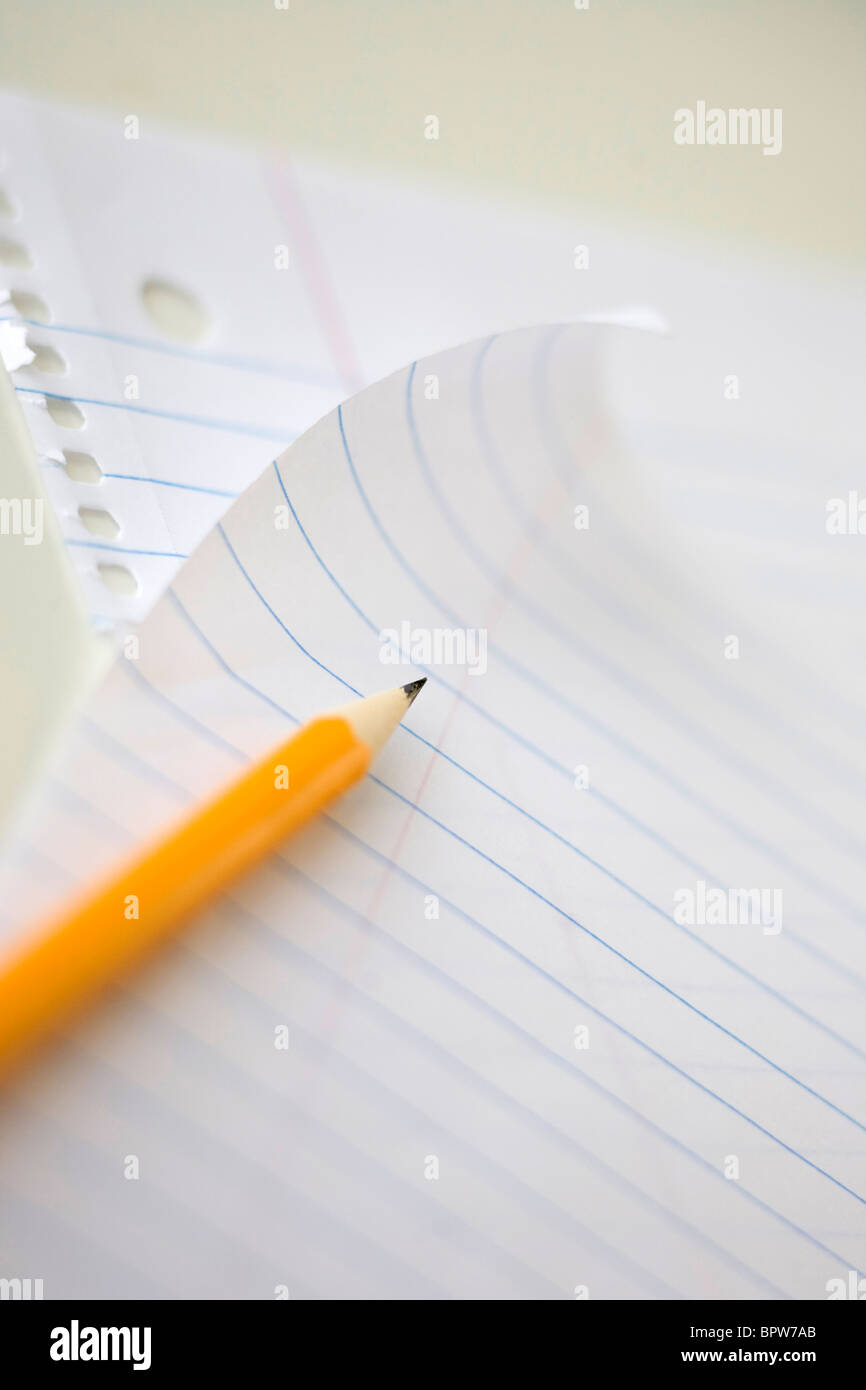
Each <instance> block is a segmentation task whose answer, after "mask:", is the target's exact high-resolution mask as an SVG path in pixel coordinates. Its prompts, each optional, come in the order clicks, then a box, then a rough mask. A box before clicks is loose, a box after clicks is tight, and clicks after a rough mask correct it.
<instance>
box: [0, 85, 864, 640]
mask: <svg viewBox="0 0 866 1390" xmlns="http://www.w3.org/2000/svg"><path fill="white" fill-rule="evenodd" d="M0 129H2V150H0V157H2V162H0V187H2V191H3V193H4V195H5V198H6V200H7V204H8V206H9V207H11V209H12V213H11V215H5V214H2V213H0V235H2V236H3V237H4V238H8V239H9V240H11V241H12V242H14V243H15V244H16V245H18V246H19V247H20V248H21V252H22V258H21V260H20V261H19V263H15V264H3V265H2V266H0V291H3V292H5V294H6V295H7V296H9V295H11V296H12V298H11V299H10V298H8V297H7V298H6V299H5V300H2V302H0V317H4V318H5V317H8V318H9V320H10V325H9V326H10V327H15V326H17V327H19V328H20V327H24V328H25V329H26V331H27V335H28V337H29V339H30V341H31V343H32V344H33V345H34V346H35V347H37V348H41V349H42V350H43V353H42V355H41V356H40V358H39V359H38V361H37V362H36V363H29V364H28V363H24V364H22V365H20V366H19V367H18V368H17V369H16V371H15V382H16V386H17V388H18V392H19V396H20V399H21V402H22V405H23V406H24V409H25V411H26V415H27V420H28V423H29V426H30V429H31V432H32V434H33V437H34V439H35V442H36V445H37V449H38V451H39V454H40V458H41V466H42V471H43V474H44V483H45V487H46V489H47V491H48V496H49V498H50V500H51V502H52V503H53V505H54V507H55V508H56V510H57V513H58V515H59V517H60V520H61V525H62V526H63V529H64V534H65V537H66V541H67V547H68V551H69V556H70V559H71V561H72V564H73V566H74V568H75V570H76V572H77V574H78V576H79V580H80V583H81V585H82V586H83V590H84V593H85V597H86V600H87V603H88V606H89V609H90V611H91V613H92V615H93V616H94V619H95V620H97V621H100V622H102V621H105V622H106V623H109V624H110V623H113V622H117V621H122V622H128V621H136V620H139V619H141V618H142V617H143V616H144V615H145V614H146V613H147V612H148V611H149V609H150V607H151V606H152V604H153V602H154V601H155V600H156V598H157V597H158V596H159V594H160V593H161V592H162V591H163V589H164V588H165V586H166V585H167V584H168V583H169V582H170V580H171V577H172V575H173V574H174V573H175V572H176V569H177V567H178V566H179V565H180V564H181V563H182V560H183V557H185V556H186V555H188V554H189V553H190V552H191V551H192V550H193V549H194V548H195V545H196V544H197V543H198V541H199V540H201V539H202V538H203V537H204V536H205V535H206V534H207V532H208V531H209V530H210V528H211V527H212V525H213V524H214V523H215V522H216V520H217V519H218V518H219V517H220V516H221V515H222V513H223V512H224V511H225V509H226V508H227V507H228V506H229V505H230V503H231V501H232V500H233V498H234V496H236V495H237V494H239V493H240V492H241V491H243V489H244V488H245V487H246V486H247V485H248V484H249V483H250V482H252V481H253V479H254V478H256V477H257V476H258V475H259V473H260V472H261V470H262V469H263V467H264V466H265V464H266V462H267V461H268V459H269V458H270V457H271V456H272V455H273V453H274V452H277V451H279V450H281V449H282V448H284V447H285V445H286V444H287V443H289V442H290V441H291V440H292V439H293V438H294V437H295V436H296V435H298V434H299V433H301V432H302V431H303V430H305V429H307V428H308V427H309V426H310V425H311V424H313V423H314V422H315V421H316V420H318V419H320V418H321V417H322V416H324V415H325V414H327V412H328V411H329V410H330V409H332V408H333V407H334V406H335V405H336V404H337V403H338V402H339V401H341V400H343V399H345V398H346V397H348V396H350V395H352V394H353V393H354V391H355V390H357V389H358V387H359V386H360V385H362V384H365V383H368V382H371V381H374V380H377V379H379V378H380V377H383V376H385V375H387V374H388V373H389V372H392V371H395V370H397V369H398V368H399V367H402V366H403V365H404V364H405V363H406V362H408V361H410V360H412V358H413V357H417V356H419V355H424V354H426V353H430V352H433V351H439V350H442V349H444V348H447V347H450V346H452V345H453V344H455V343H458V342H461V341H468V340H470V339H472V338H474V337H477V336H480V335H482V334H485V333H489V332H494V331H504V330H507V329H509V328H513V327H514V326H516V325H518V324H529V323H541V322H550V323H557V322H562V321H567V320H573V319H575V318H578V317H580V316H581V315H583V314H587V313H593V312H599V311H604V310H610V309H611V308H612V307H617V306H622V305H629V304H638V305H640V304H646V303H649V304H651V305H654V306H655V307H656V308H657V309H658V310H659V311H660V312H661V313H662V314H663V315H664V316H665V318H666V319H667V320H668V321H669V322H670V323H671V324H672V326H673V328H674V330H675V332H676V334H677V335H678V336H677V340H676V341H675V343H674V345H673V348H672V355H673V357H674V359H675V365H674V363H670V359H669V363H670V364H669V365H668V366H666V368H665V372H666V382H667V383H674V382H675V383H676V384H677V389H676V399H675V400H674V401H673V402H666V406H667V405H672V411H671V410H666V412H663V413H661V414H658V420H659V422H660V423H663V424H665V423H666V424H669V423H670V421H671V419H673V420H675V421H676V423H677V427H678V428H680V429H682V428H683V427H684V426H685V425H686V424H692V425H694V427H695V428H697V429H699V430H701V429H703V430H706V429H707V428H708V423H709V421H710V419H715V418H716V412H717V411H719V409H720V403H721V402H722V389H721V383H722V381H723V378H724V376H725V374H726V373H729V372H731V371H735V372H736V373H737V374H738V375H739V379H740V381H741V382H742V391H741V393H740V399H739V401H738V402H737V404H736V405H735V406H730V405H725V404H721V410H722V411H723V412H725V418H724V424H722V422H721V420H720V421H719V425H720V427H721V428H723V429H733V430H735V431H736V430H742V432H743V438H744V439H749V438H753V437H755V436H756V435H760V434H763V435H764V437H765V438H770V437H772V438H773V439H775V440H776V441H777V443H778V444H779V446H780V447H782V445H783V444H784V443H786V442H787V444H788V446H789V448H790V449H791V450H792V451H794V452H796V451H797V450H798V449H800V448H801V447H802V443H801V441H802V439H803V438H804V436H806V435H817V433H818V431H819V430H820V433H821V436H822V438H823V440H824V448H823V451H822V454H823V459H824V460H826V463H827V466H831V464H832V466H835V467H836V468H837V469H838V473H839V486H843V485H845V486H847V485H848V479H849V478H850V477H851V476H852V470H854V471H856V468H857V455H856V448H857V447H859V440H857V439H856V431H854V430H852V429H851V428H850V422H849V417H850V413H851V408H852V407H851V403H852V402H853V401H855V400H856V399H857V396H858V390H859V382H860V376H861V371H862V354H861V349H860V335H859V322H860V317H861V311H862V291H861V290H860V288H859V287H855V286H854V285H852V283H851V282H850V281H846V282H845V283H844V284H841V285H831V284H820V283H818V282H817V281H813V279H812V278H811V277H809V278H805V279H804V278H803V277H802V276H801V277H799V279H798V280H797V282H796V292H794V281H793V280H792V277H791V276H790V274H788V273H785V272H783V271H780V270H778V269H777V268H776V267H775V266H771V265H761V264H752V263H750V262H749V261H748V260H747V259H746V258H745V257H743V256H735V255H734V254H733V253H732V252H731V251H730V249H729V248H719V249H717V250H716V252H715V253H714V257H713V259H711V260H708V259H707V256H706V254H705V252H704V251H703V250H702V249H701V248H697V249H696V248H691V247H688V246H684V245H675V244H672V243H671V242H670V241H669V240H668V239H667V238H666V237H665V236H664V235H662V234H661V233H659V234H658V235H657V236H656V237H655V239H652V238H649V237H647V236H646V235H643V236H641V237H640V239H637V238H635V237H634V236H631V235H629V234H627V232H626V231H624V230H623V229H621V228H618V227H615V226H611V225H609V224H608V223H606V222H605V220H604V218H603V217H602V216H601V215H600V214H598V213H597V212H595V211H594V210H592V209H589V208H582V207H581V208H580V212H579V215H578V216H575V215H574V214H573V213H558V212H553V211H551V212H550V214H546V213H544V212H543V211H540V210H539V209H538V208H525V207H522V206H515V205H514V204H513V203H511V202H507V201H505V202H503V201H497V200H496V199H494V198H491V197H487V198H483V197H481V196H480V195H476V194H475V193H471V194H470V193H467V192H465V191H463V192H461V191H458V190H457V189H454V188H451V187H447V188H441V187H439V186H437V184H436V181H435V180H436V171H435V164H434V163H433V162H432V156H433V155H434V154H435V152H434V151H431V182H430V185H429V186H428V187H425V188H419V187H416V186H413V185H411V184H409V183H406V182H402V181H400V180H398V179H396V178H395V177H393V176H392V177H388V176H385V175H381V174H373V173H369V172H358V171H356V170H351V169H346V168H342V169H341V168H337V167H329V166H327V165H324V164H322V163H321V162H319V161H316V160H314V159H311V158H309V157H296V158H292V159H287V158H286V157H285V156H284V155H282V154H279V153H276V154H272V153H270V152H267V151H265V152H262V151H259V150H255V149H251V148H249V147H246V146H240V145H239V146H232V145H225V144H215V143H209V142H207V141H203V140H200V139H190V138H189V137H179V136H178V135H176V134H172V133H167V132H166V131H164V130H162V129H160V128H159V127H158V126H157V125H155V124H153V123H152V122H150V121H149V120H147V119H143V120H141V121H139V122H138V124H137V125H131V124H130V118H129V117H128V116H126V115H124V114H122V113H117V114H116V115H104V114H99V115H95V114H92V113H88V112H86V111H82V110H80V109H77V108H75V107H70V106H67V105H65V104H60V103H52V102H45V101H41V100H35V99H32V98H30V97H25V96H22V95H20V94H17V93H8V92H7V93H0ZM128 137H134V138H128ZM7 204H4V206H6V205H7ZM578 253H580V254H578ZM153 278H156V279H159V280H166V281H168V282H170V283H172V284H175V285H177V286H179V287H180V288H181V289H182V290H184V291H187V292H189V293H190V294H192V295H193V296H194V297H195V298H196V300H198V301H199V302H200V304H201V306H202V307H203V310H204V312H205V315H206V318H207V321H208V323H209V330H208V332H207V334H206V336H205V337H204V339H203V340H202V341H196V342H193V343H178V342H177V341H175V340H174V339H171V338H168V337H166V336H164V335H163V334H161V332H160V331H159V329H158V328H157V327H156V326H155V325H154V323H153V321H152V320H151V318H150V317H149V316H148V313H147V312H146V309H145V307H144V305H143V302H142V296H141V290H142V286H143V285H144V284H145V283H147V282H148V281H149V280H151V279H153ZM34 300H35V301H36V303H34ZM40 302H41V308H40V307H39V303H40ZM19 306H23V307H19ZM42 320H46V321H42ZM804 324H808V325H809V331H808V333H804V332H803V331H802V328H803V325H804ZM7 331H8V329H7ZM815 342H819V343H820V345H821V350H820V353H818V354H816V353H815V352H814V350H813V344H814V343H815ZM697 343H700V345H701V350H700V351H696V344H697ZM15 349H16V359H14V360H17V354H18V345H17V344H16V345H15ZM45 350H50V352H51V353H53V354H54V365H55V366H57V364H58V362H59V363H60V364H61V366H63V367H65V371H61V372H59V373H58V372H57V371H47V370H44V369H43V367H44V365H45V362H46V358H45V356H44V352H45ZM40 363H41V364H42V365H40ZM792 383H794V384H796V389H792ZM660 388H661V391H662V394H664V393H665V390H666V389H668V388H667V387H666V386H665V383H664V382H662V383H660V382H659V381H658V380H657V379H656V378H655V377H654V376H653V374H652V372H650V373H649V375H648V376H647V378H646V379H640V378H639V377H637V376H630V375H629V374H628V373H627V372H623V373H621V374H620V375H619V377H618V379H617V382H616V389H617V391H618V393H619V394H620V395H622V394H625V395H626V396H627V397H628V404H629V408H630V409H631V408H632V406H633V407H634V408H635V409H636V410H638V413H639V415H640V418H641V419H643V415H644V413H645V410H649V412H650V414H651V415H653V417H654V418H655V416H656V414H657V411H658V403H657V401H656V399H655V397H656V395H657V393H658V392H659V389H660ZM60 398H68V402H67V403H68V404H71V405H72V406H73V407H74V408H75V410H77V412H78V413H79V415H80V424H81V427H80V428H72V427H70V426H69V425H68V424H65V423H61V422H59V421H58V419H56V418H54V415H52V414H51V413H50V411H51V410H54V412H55V414H56V413H57V408H58V405H59V404H60V403H61V402H60ZM52 403H53V404H52ZM624 405H625V402H624V401H621V403H620V408H621V409H624ZM819 416H820V419H819ZM72 418H73V419H74V418H75V416H73V417H72ZM69 454H85V455H87V456H88V457H89V458H91V459H92V461H93V468H94V469H95V470H96V472H95V473H94V472H92V471H91V472H90V473H87V472H82V471H81V470H80V469H79V470H78V471H75V470H74V468H73V469H71V468H70V465H69V462H68V455H69ZM93 477H95V478H96V481H95V482H93V481H91V478H93ZM81 508H84V509H85V512H86V511H87V509H90V510H99V511H104V512H107V513H108V515H109V516H110V517H111V518H113V520H114V521H115V523H116V524H117V525H118V526H119V528H120V529H119V533H118V534H117V535H116V536H113V537H110V536H109V537H106V536H105V535H94V534H93V532H92V531H91V530H90V529H88V526H87V524H86V522H85V520H84V519H83V518H82V515H81V510H80V509H81ZM840 558H841V556H840ZM109 564H113V565H118V566H121V567H123V568H124V569H126V570H128V571H129V572H130V574H131V575H132V578H133V580H134V582H135V585H136V586H137V587H136V591H135V592H134V593H130V594H118V593H117V592H115V591H114V590H113V589H112V588H109V587H107V586H106V583H105V582H104V578H103V575H102V571H101V570H100V566H103V567H104V566H106V565H109Z"/></svg>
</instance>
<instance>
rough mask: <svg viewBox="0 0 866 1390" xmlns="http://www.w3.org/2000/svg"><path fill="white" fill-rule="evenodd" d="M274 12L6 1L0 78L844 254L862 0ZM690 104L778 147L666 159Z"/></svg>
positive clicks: (714, 234) (220, 2)
mask: <svg viewBox="0 0 866 1390" xmlns="http://www.w3.org/2000/svg"><path fill="white" fill-rule="evenodd" d="M581 2H582V3H583V2H584V0H581ZM282 3H283V0H276V3H275V0H127V3H118V0H27V3H19V4H12V3H7V4H6V5H4V6H3V7H2V8H3V11H4V18H3V19H2V20H0V26H2V28H0V80H3V81H5V82H7V83H10V82H11V83H15V84H17V85H20V86H22V87H24V88H26V89H28V90H31V91H36V92H54V93H56V94H58V95H63V96H67V97H72V98H78V99H81V100H86V101H88V102H91V103H95V104H98V105H103V106H110V107H113V108H114V109H117V110H120V111H122V112H124V113H136V114H138V115H139V116H141V117H146V116H148V115H153V116H159V117H162V118H169V119H172V120H176V121H178V122H180V123H182V124H183V125H185V126H187V127H205V128H209V129H210V130H212V131H228V132H231V133H233V134H236V135H243V136H249V137H252V138H255V139H257V140H268V141H272V142H274V143H276V144H278V145H281V146H284V147H287V146H291V147H293V148H296V149H297V148H300V149H304V150H307V151H317V152H321V153H322V154H325V155H331V156H334V157H336V158H338V159H339V160H340V161H341V162H345V161H351V162H355V163H357V164H360V165H372V166H374V167H376V166H379V167H383V166H384V167H388V168H390V169H400V168H402V169H406V170H410V171H412V173H413V174H418V173H421V174H429V175H430V177H432V178H435V179H440V178H442V177H443V176H444V177H445V179H446V180H447V181H449V182H450V181H452V180H454V179H456V180H459V181H460V182H462V183H464V184H469V185H472V186H473V187H475V188H479V189H483V188H494V189H497V190H499V191H504V190H507V189H511V190H514V191H517V192H519V193H520V194H522V195H523V196H525V198H526V200H527V201H528V202H530V204H535V203H538V202H543V203H549V202H555V203H558V204H561V205H564V206H565V207H567V208H570V209H575V210H583V209H586V208H587V207H591V208H593V209H595V210H597V211H602V212H605V211H610V212H612V213H614V214H617V215H618V217H619V218H620V219H621V220H622V221H623V223H624V224H626V225H627V227H628V228H629V229H630V230H632V231H633V230H635V229H638V230H639V229H640V228H641V227H643V226H646V227H647V230H648V231H649V230H650V229H651V228H656V229H657V228H659V227H661V228H662V229H664V228H665V227H670V228H671V229H672V230H676V231H677V232H678V233H679V234H682V233H683V231H686V232H694V233H695V234H696V235H697V236H699V237H702V238H708V239H709V240H711V241H712V242H713V243H715V244H716V245H717V244H718V243H719V242H720V241H723V242H726V243H732V242H736V243H746V244H750V243H751V244H754V245H755V246H756V249H757V248H761V249H763V250H765V251H772V253H773V254H774V255H777V256H781V257H783V258H784V259H786V260H787V259H790V258H794V257H797V256H798V255H799V254H802V253H806V254H807V255H808V256H809V258H810V259H811V258H812V257H815V258H817V259H819V260H823V261H824V262H825V263H826V262H831V263H833V262H838V261H840V260H841V261H843V262H848V263H849V264H851V263H854V262H856V261H859V260H862V256H863V214H864V197H866V194H864V186H866V179H864V172H866V170H864V155H863V141H862V134H863V129H864V95H863V93H864V82H863V61H864V53H866V4H864V3H863V0H847V2H846V0H835V3H833V0H653V3H650V2H649V0H643V2H640V0H588V3H589V8H588V9H586V10H577V9H576V8H575V5H574V0H290V7H289V8H288V9H278V8H277V7H276V6H277V4H282ZM698 99H703V100H705V101H706V102H707V103H708V104H709V105H713V104H716V105H719V106H722V107H725V108H727V107H751V106H756V107H759V108H760V107H769V108H773V107H781V108H782V111H783V150H782V153H781V155H780V156H778V157H777V158H771V157H764V156H762V154H761V152H760V151H759V150H756V149H741V148H718V149H714V150H712V151H709V150H706V149H705V150H703V151H698V150H696V149H683V148H679V147H677V146H675V145H674V143H673V139H672V129H673V112H674V110H675V109H676V108H678V107H681V106H691V107H693V106H694V104H695V102H696V101H697V100H698ZM430 114H435V115H437V116H438V117H439V120H440V123H441V138H440V140H439V141H438V142H433V141H427V140H425V139H424V138H423V122H424V118H425V116H427V115H430Z"/></svg>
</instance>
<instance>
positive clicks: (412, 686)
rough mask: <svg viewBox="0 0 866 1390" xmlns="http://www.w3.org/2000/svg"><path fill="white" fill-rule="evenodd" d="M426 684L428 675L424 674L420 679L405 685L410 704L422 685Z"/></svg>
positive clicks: (404, 691)
mask: <svg viewBox="0 0 866 1390" xmlns="http://www.w3.org/2000/svg"><path fill="white" fill-rule="evenodd" d="M426 684H427V677H426V676H422V677H421V679H420V680H419V681H410V682H409V684H408V685H404V686H403V694H404V695H405V696H406V699H407V700H408V701H409V704H410V705H411V703H412V701H413V700H414V699H415V696H416V695H417V694H418V691H419V690H420V689H421V687H422V685H426Z"/></svg>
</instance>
